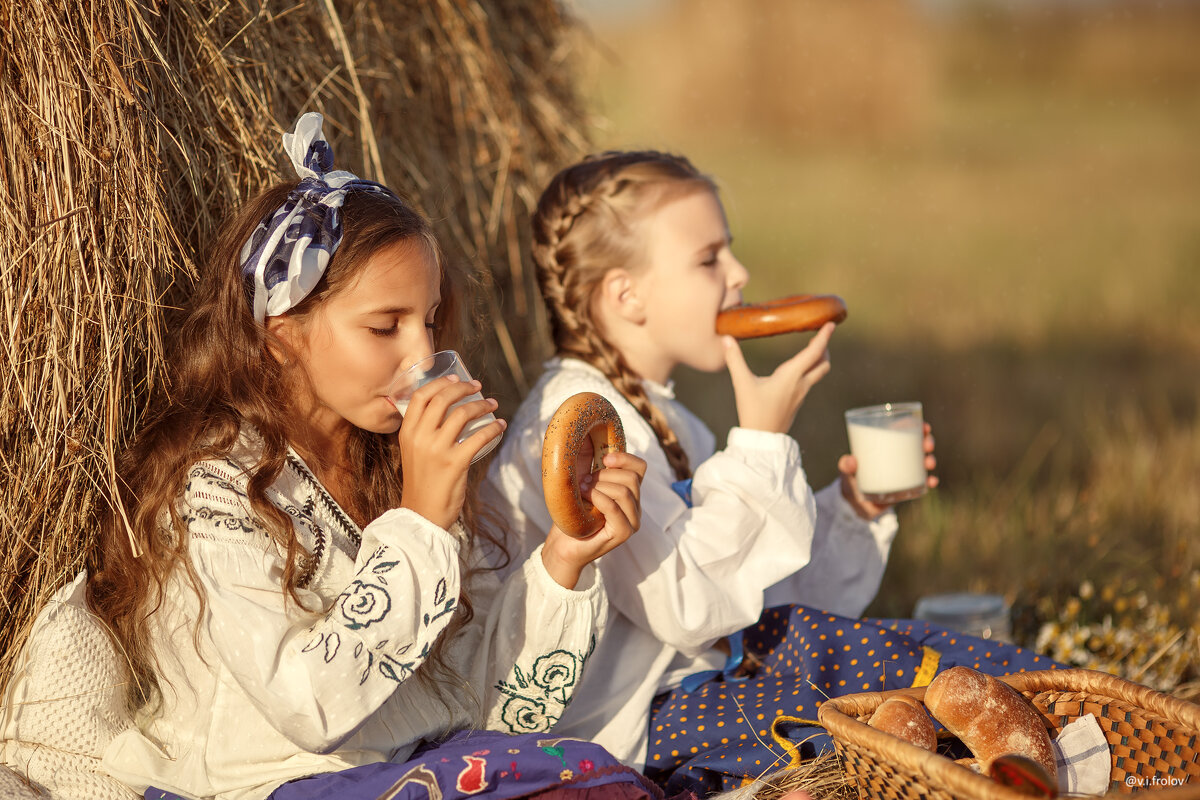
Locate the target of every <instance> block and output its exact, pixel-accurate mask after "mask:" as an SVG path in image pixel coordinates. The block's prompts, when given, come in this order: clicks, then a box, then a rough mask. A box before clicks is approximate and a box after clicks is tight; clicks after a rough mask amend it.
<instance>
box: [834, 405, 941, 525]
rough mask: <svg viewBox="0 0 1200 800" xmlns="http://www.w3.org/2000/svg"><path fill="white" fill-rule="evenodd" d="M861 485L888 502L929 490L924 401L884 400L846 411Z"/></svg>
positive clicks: (882, 502) (875, 500)
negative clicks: (874, 404) (927, 482)
mask: <svg viewBox="0 0 1200 800" xmlns="http://www.w3.org/2000/svg"><path fill="white" fill-rule="evenodd" d="M846 435H847V436H848V437H849V439H850V453H851V454H852V455H853V456H854V458H855V459H856V460H857V461H858V488H859V490H860V491H861V492H862V493H863V496H864V497H866V498H867V499H868V500H870V501H871V502H872V503H877V504H878V505H881V506H885V505H891V504H892V503H898V502H900V501H901V500H911V499H912V498H914V497H920V496H921V495H923V494H925V488H926V487H925V480H926V475H925V447H924V444H925V422H924V419H923V418H922V416H921V404H920V403H884V404H883V405H881V406H868V407H866V408H852V409H850V410H849V411H847V412H846Z"/></svg>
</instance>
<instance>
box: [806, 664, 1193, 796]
mask: <svg viewBox="0 0 1200 800" xmlns="http://www.w3.org/2000/svg"><path fill="white" fill-rule="evenodd" d="M1001 680H1003V681H1005V682H1006V683H1008V684H1009V685H1010V686H1012V687H1013V688H1015V689H1016V690H1017V691H1019V692H1021V693H1022V694H1023V695H1025V696H1026V697H1028V698H1029V699H1030V700H1031V701H1033V705H1034V706H1035V707H1036V708H1037V710H1038V711H1039V712H1041V714H1042V716H1043V717H1045V720H1046V727H1047V728H1048V729H1049V731H1050V733H1051V736H1054V735H1057V733H1058V732H1059V731H1060V730H1062V728H1063V727H1064V726H1065V725H1067V724H1068V723H1070V722H1072V721H1074V720H1075V719H1077V718H1079V717H1081V716H1085V715H1087V714H1093V715H1095V717H1096V721H1097V722H1098V723H1099V724H1100V728H1101V730H1103V731H1104V735H1105V737H1106V738H1107V739H1108V744H1109V749H1110V750H1111V751H1112V774H1111V781H1112V783H1111V787H1110V792H1137V793H1138V794H1144V795H1146V796H1148V797H1153V798H1154V800H1184V798H1200V706H1197V705H1195V704H1194V703H1187V702H1184V701H1182V700H1179V699H1176V698H1173V697H1169V696H1167V695H1164V694H1161V693H1159V692H1155V691H1153V690H1152V689H1149V688H1147V687H1145V686H1140V685H1138V684H1136V683H1130V682H1129V681H1126V680H1122V679H1120V678H1117V677H1114V676H1112V675H1108V674H1106V673H1103V672H1095V671H1092V670H1085V669H1066V670H1046V671H1042V672H1022V673H1017V674H1014V675H1009V676H1007V677H1005V678H1002V679H1001ZM897 694H908V695H912V696H913V697H916V698H918V699H924V695H925V690H924V689H900V690H896V691H891V692H866V693H862V694H851V695H846V696H844V697H836V698H833V699H832V700H828V701H826V702H825V703H824V704H823V705H822V706H821V709H820V712H819V717H820V721H821V724H822V725H823V726H824V727H825V729H826V730H827V731H829V733H830V735H831V736H832V737H833V742H834V746H835V748H836V749H837V751H838V754H839V755H840V756H841V758H842V763H843V768H844V769H845V771H846V777H847V780H848V781H849V782H850V783H851V784H852V785H854V786H856V787H857V788H858V791H859V796H860V797H865V798H881V799H882V800H900V799H901V798H903V799H904V800H910V799H911V800H1022V799H1023V800H1028V795H1023V794H1020V793H1018V792H1017V791H1016V790H1014V789H1011V788H1008V787H1006V786H1002V785H1000V784H998V783H995V782H994V781H992V780H990V779H988V778H986V777H984V776H982V775H979V774H978V773H976V772H975V771H973V770H971V769H968V768H966V767H964V766H962V764H961V763H957V762H955V761H952V760H951V759H950V758H947V757H946V756H944V755H940V754H937V753H930V752H928V751H925V750H922V749H920V748H918V747H916V746H914V745H911V744H909V743H908V742H905V741H902V740H900V739H897V738H896V737H894V736H891V735H889V734H886V733H882V732H880V731H877V730H875V729H874V728H870V727H868V726H867V725H866V720H867V719H868V718H869V717H870V716H871V714H872V713H873V712H874V711H875V709H876V707H878V706H879V704H880V703H882V702H883V701H884V700H886V699H887V698H888V697H891V696H893V695H897Z"/></svg>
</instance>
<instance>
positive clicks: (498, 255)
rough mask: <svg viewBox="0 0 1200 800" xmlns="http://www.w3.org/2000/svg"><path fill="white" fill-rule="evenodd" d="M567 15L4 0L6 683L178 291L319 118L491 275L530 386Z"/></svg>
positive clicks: (156, 359)
mask: <svg viewBox="0 0 1200 800" xmlns="http://www.w3.org/2000/svg"><path fill="white" fill-rule="evenodd" d="M565 25H566V21H565V20H564V18H563V16H562V12H561V9H560V8H559V7H558V6H557V4H556V3H555V2H553V0H523V1H522V2H502V1H501V0H430V2H421V3H404V2H394V0H356V1H355V2H347V1H344V0H312V1H311V2H302V1H301V2H293V1H291V0H285V1H284V2H265V3H261V4H259V3H255V2H253V0H233V2H215V1H214V0H201V1H200V2H195V3H184V2H171V1H170V0H157V2H155V0H28V1H27V2H22V3H20V4H19V5H16V6H15V5H14V4H13V3H12V2H10V0H3V2H0V75H2V76H3V77H2V78H0V137H2V140H0V141H2V142H3V155H2V156H0V165H2V166H0V168H2V170H3V174H2V175H0V295H2V299H0V324H2V325H3V330H2V331H0V340H2V342H3V351H2V352H3V355H2V356H0V358H2V359H3V360H2V361H0V526H2V530H3V534H2V536H3V540H2V551H0V553H2V556H0V558H2V560H0V653H3V656H2V657H0V684H2V683H3V681H4V679H6V677H7V675H8V673H9V670H10V668H11V659H12V658H13V656H14V655H15V654H14V652H13V651H14V649H15V648H14V646H13V645H14V643H15V642H16V641H19V640H20V637H21V636H22V635H23V628H24V626H25V625H27V624H28V622H29V621H31V618H32V614H33V612H34V610H35V609H36V608H37V607H39V606H40V605H41V603H42V602H43V600H44V598H45V596H46V595H47V594H48V593H49V591H51V590H53V589H54V588H56V587H57V586H59V585H61V584H62V583H63V582H64V581H65V580H66V579H67V578H68V577H69V576H70V575H72V574H74V573H75V572H76V571H77V570H78V569H79V568H80V566H81V563H82V555H83V552H84V549H85V548H86V547H87V545H88V543H89V541H90V539H91V537H92V532H93V529H94V527H93V524H92V521H91V518H90V512H91V511H92V509H93V508H94V507H95V506H96V504H97V501H98V500H100V499H101V496H100V495H101V494H102V493H103V492H104V491H105V487H106V486H107V485H108V483H109V482H110V480H111V478H110V474H111V472H110V467H111V465H112V463H113V457H114V452H116V451H119V449H120V448H121V446H122V445H123V444H124V443H125V442H126V441H127V440H128V438H129V435H130V433H131V431H132V430H133V428H134V426H135V423H136V422H137V419H138V415H139V413H140V411H141V410H142V407H143V405H144V402H145V400H146V398H147V395H148V393H149V391H150V390H151V389H152V388H153V387H155V386H157V385H159V383H160V382H161V380H162V358H163V350H162V330H161V323H162V317H163V308H164V305H165V304H170V303H177V302H178V301H179V300H180V298H181V297H183V296H185V295H186V293H187V290H188V287H189V284H190V282H191V280H192V277H193V276H194V274H195V263H196V262H197V260H198V258H199V257H200V255H201V254H202V253H203V249H202V248H203V247H204V246H206V244H207V243H208V242H209V241H210V240H211V238H212V237H213V234H214V230H215V229H216V227H217V225H218V224H219V221H220V219H221V218H222V216H223V215H224V214H225V213H226V212H228V211H229V209H230V208H232V207H233V206H235V205H236V204H237V203H238V202H239V201H240V200H242V199H244V198H246V197H247V196H248V195H250V194H251V193H253V192H254V191H256V190H257V189H259V188H261V187H263V186H264V185H266V184H267V183H269V182H271V181H272V180H274V179H277V178H278V177H280V176H282V175H284V174H285V170H284V165H285V163H286V162H284V161H283V159H282V157H281V153H280V147H279V135H280V133H282V131H283V130H284V129H285V128H290V125H291V122H292V120H294V119H295V117H296V116H297V115H298V114H299V113H300V112H301V111H305V110H318V111H322V112H324V113H325V115H326V118H327V123H326V133H327V135H328V136H329V137H330V139H331V140H332V143H333V145H334V148H335V151H336V152H337V153H338V157H339V164H340V165H341V166H344V167H345V168H349V169H353V170H356V171H358V172H359V173H360V174H362V175H364V176H365V177H371V178H375V179H377V180H383V181H386V182H388V183H389V185H391V186H393V187H394V188H396V189H397V190H399V191H401V192H403V193H407V194H409V195H410V196H412V197H414V198H420V199H421V201H422V203H420V204H421V205H422V206H423V208H424V210H425V211H426V212H427V213H429V214H430V215H431V216H432V217H433V218H434V219H435V222H436V224H437V226H438V228H439V232H440V233H441V235H442V240H443V244H444V245H445V246H446V249H447V251H448V255H449V256H450V257H451V258H453V259H457V260H458V261H459V262H460V263H465V264H468V265H472V266H474V267H475V269H476V272H477V274H478V276H479V277H480V279H481V282H482V284H483V285H484V286H485V287H489V286H494V287H495V289H496V291H489V292H486V293H485V300H484V303H485V306H486V310H487V311H488V312H490V319H491V320H492V324H493V325H494V327H493V329H492V330H491V331H490V332H489V333H488V335H486V336H484V337H483V339H484V341H483V344H484V345H485V346H487V347H490V348H492V353H493V356H494V357H492V358H490V359H489V363H492V364H498V365H500V366H499V367H498V368H497V369H494V370H493V373H492V374H491V375H490V376H489V377H490V379H491V385H492V386H493V387H495V388H496V389H498V390H500V391H503V390H504V389H505V388H506V387H507V388H508V391H509V392H510V393H515V391H519V390H520V389H522V388H524V385H523V382H524V376H523V375H522V374H521V368H520V365H521V363H522V362H524V363H530V362H531V361H533V360H535V359H536V358H537V357H539V356H540V355H542V353H541V352H540V351H539V349H538V348H539V346H540V343H541V342H543V341H545V338H546V337H545V336H543V335H542V330H541V328H540V325H541V322H540V321H539V317H538V315H537V314H536V313H535V310H537V309H538V306H539V303H538V302H535V300H536V298H537V290H536V286H535V284H534V283H533V282H532V280H531V276H530V275H529V274H528V270H524V269H523V264H524V263H525V260H524V258H525V254H526V252H527V249H528V242H527V236H528V234H527V232H526V231H527V227H528V226H527V224H526V222H527V216H528V212H529V210H530V209H531V207H532V205H533V203H534V201H535V199H536V193H537V190H538V187H539V186H540V185H542V184H544V182H545V181H546V180H547V179H548V177H549V174H550V173H551V172H552V171H553V170H554V169H556V168H557V167H558V166H560V165H561V164H562V163H564V162H566V161H567V160H569V159H572V158H574V157H576V156H577V154H578V153H579V151H580V150H581V149H582V148H583V147H584V145H585V142H584V140H583V138H582V136H581V135H580V134H579V129H580V125H579V113H578V110H577V109H578V105H577V103H576V101H575V97H574V94H573V88H572V85H571V82H570V72H569V70H568V69H566V68H565V64H564V57H565V47H564V46H563V45H562V44H561V41H562V40H561V34H562V32H563V29H564V27H565ZM287 172H288V174H290V171H287ZM476 360H477V361H478V362H479V363H482V361H483V360H484V359H483V357H482V356H478V357H477V359H476ZM505 367H506V368H507V369H505ZM484 372H485V374H486V371H484Z"/></svg>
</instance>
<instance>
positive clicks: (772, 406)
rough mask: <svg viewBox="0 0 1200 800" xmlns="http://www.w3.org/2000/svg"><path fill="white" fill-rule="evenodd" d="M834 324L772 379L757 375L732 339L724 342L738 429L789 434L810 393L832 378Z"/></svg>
mask: <svg viewBox="0 0 1200 800" xmlns="http://www.w3.org/2000/svg"><path fill="white" fill-rule="evenodd" d="M833 326H834V324H833V323H832V322H827V323H825V325H824V326H822V328H821V330H820V331H818V332H817V335H816V336H814V337H813V338H812V341H810V342H809V343H808V345H807V346H806V347H805V348H804V349H803V350H801V351H800V352H799V353H796V355H794V356H792V357H791V358H789V359H788V360H787V361H784V362H783V363H782V364H780V365H779V366H778V367H776V369H775V371H774V372H772V373H771V374H770V375H764V376H759V375H755V374H754V373H753V372H752V371H751V370H750V366H749V365H748V364H747V363H746V358H745V356H743V355H742V348H741V347H740V346H739V345H738V343H737V340H735V339H733V338H732V337H731V338H729V339H728V340H726V342H725V347H726V349H725V363H726V365H727V366H728V367H729V377H730V380H732V381H733V395H734V399H735V400H736V403H737V412H738V425H740V426H741V427H743V428H751V429H753V430H760V431H770V432H772V433H786V432H787V431H788V430H789V429H790V428H791V427H792V422H793V421H794V420H795V419H796V412H797V411H799V409H800V405H801V403H803V402H804V398H805V397H806V396H807V395H808V392H809V390H810V389H812V387H813V386H815V385H816V384H817V382H818V381H820V380H821V379H822V378H824V377H825V376H826V375H828V374H829V370H830V365H829V338H830V337H831V336H833Z"/></svg>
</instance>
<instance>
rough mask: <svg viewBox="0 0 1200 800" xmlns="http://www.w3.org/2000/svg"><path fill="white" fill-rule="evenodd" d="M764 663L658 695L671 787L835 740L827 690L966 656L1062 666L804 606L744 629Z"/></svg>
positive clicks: (653, 762) (858, 687)
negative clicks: (826, 721)
mask: <svg viewBox="0 0 1200 800" xmlns="http://www.w3.org/2000/svg"><path fill="white" fill-rule="evenodd" d="M743 641H744V646H745V649H746V651H747V652H750V653H754V654H756V655H757V656H758V658H759V660H760V661H761V666H759V667H758V669H757V671H756V672H755V674H754V675H753V676H752V677H747V678H742V679H732V680H731V679H729V678H727V677H723V676H717V677H714V678H711V679H709V680H708V681H706V682H704V683H702V684H701V685H700V686H699V687H697V688H693V689H692V691H687V690H685V689H683V688H680V689H676V690H674V691H672V692H670V693H667V694H663V695H660V696H659V697H658V698H656V699H655V703H654V707H653V709H652V711H651V719H650V740H649V750H648V752H647V756H646V774H647V775H648V776H649V777H650V778H651V779H653V780H655V781H656V782H658V783H659V784H661V785H663V786H664V787H665V788H666V790H667V793H668V794H671V793H674V792H679V791H684V790H690V791H693V792H695V793H696V794H697V795H700V796H704V795H705V794H709V793H712V792H719V791H728V790H730V789H735V788H737V787H739V786H742V785H744V784H745V783H747V782H748V781H750V780H753V779H755V778H757V777H759V776H761V775H764V774H767V773H770V772H774V771H776V770H779V769H783V768H785V767H787V766H790V765H794V764H796V763H798V762H799V761H800V760H802V759H805V758H811V757H813V756H815V755H817V754H818V753H820V752H821V751H822V750H823V749H825V748H826V747H832V742H831V741H830V739H829V737H828V735H827V734H825V732H824V730H823V729H821V728H819V727H817V725H816V720H817V707H818V706H819V705H820V704H821V702H822V701H823V700H824V699H825V698H827V697H838V696H841V695H845V694H853V693H855V692H870V691H887V690H890V689H900V688H907V687H912V686H926V685H928V684H929V682H930V681H931V680H932V679H933V677H934V675H936V674H937V673H938V672H941V671H943V670H945V669H949V668H950V667H955V666H967V667H971V668H972V669H977V670H980V671H982V672H986V673H988V674H990V675H1006V674H1009V673H1012V672H1024V671H1026V670H1043V669H1055V668H1057V667H1058V666H1059V665H1057V664H1055V663H1054V662H1053V661H1052V660H1051V659H1048V658H1046V657H1044V656H1039V655H1037V654H1036V653H1034V652H1032V651H1030V650H1026V649H1024V648H1021V647H1017V646H1016V645H1011V644H1006V643H1002V642H997V641H992V640H988V639H980V638H977V637H974V636H966V635H963V634H960V633H957V632H955V631H950V630H947V629H945V628H941V627H939V626H937V625H933V624H930V623H927V622H923V621H921V620H909V619H903V620H885V619H850V618H847V617H838V616H835V615H833V614H828V613H826V612H824V611H819V610H817V609H813V608H808V607H805V606H781V607H779V608H770V609H767V610H766V611H765V612H763V615H762V617H761V618H760V619H759V621H758V623H757V624H756V625H755V626H753V627H751V628H747V629H746V630H745V631H744V632H743Z"/></svg>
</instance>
